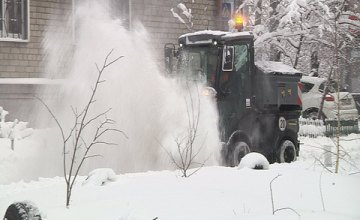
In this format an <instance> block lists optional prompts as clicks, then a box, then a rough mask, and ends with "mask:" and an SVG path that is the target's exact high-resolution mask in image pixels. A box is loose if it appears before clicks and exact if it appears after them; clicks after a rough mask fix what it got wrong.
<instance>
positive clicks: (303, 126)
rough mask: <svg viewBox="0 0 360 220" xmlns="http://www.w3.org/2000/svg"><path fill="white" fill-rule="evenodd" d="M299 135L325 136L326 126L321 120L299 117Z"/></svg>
mask: <svg viewBox="0 0 360 220" xmlns="http://www.w3.org/2000/svg"><path fill="white" fill-rule="evenodd" d="M299 125H300V128H299V133H298V134H299V136H305V137H318V136H325V131H326V127H325V125H324V122H323V121H322V120H313V119H309V118H303V117H300V118H299Z"/></svg>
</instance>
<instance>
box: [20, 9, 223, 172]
mask: <svg viewBox="0 0 360 220" xmlns="http://www.w3.org/2000/svg"><path fill="white" fill-rule="evenodd" d="M102 3H103V2H102ZM188 12H190V11H189V10H188ZM76 17H77V20H76V25H77V26H76V33H75V37H74V38H71V37H62V38H57V37H55V36H54V35H49V36H48V38H47V39H46V41H45V42H46V43H45V44H44V46H45V50H46V52H47V53H48V56H47V57H48V58H49V60H50V61H49V62H47V64H48V66H47V69H48V70H52V71H53V72H58V71H61V70H62V69H61V68H63V66H62V65H59V62H61V61H63V59H64V57H67V58H68V60H66V62H65V63H66V65H67V66H66V67H67V68H66V69H67V70H69V72H68V73H67V76H68V79H67V83H66V85H64V86H63V88H62V89H61V92H60V93H59V94H58V96H56V97H53V100H54V101H53V102H50V101H49V100H47V103H48V105H49V107H50V108H51V109H53V112H54V114H55V115H56V116H57V117H58V119H59V121H60V123H61V124H62V126H63V127H64V129H65V131H69V129H70V128H71V126H72V125H73V121H74V117H73V116H74V115H73V112H72V109H71V107H73V108H74V109H77V110H78V111H81V110H82V108H83V107H84V106H85V103H86V102H87V101H88V99H89V97H90V93H91V89H92V86H93V85H94V82H95V80H96V76H97V69H96V66H95V63H97V64H98V65H99V66H101V65H102V63H103V62H104V59H105V57H106V55H107V54H108V53H109V52H110V51H111V50H112V49H113V53H112V54H111V56H110V57H109V60H113V59H115V58H116V57H118V56H124V57H123V58H122V59H120V60H119V61H117V62H116V63H114V64H112V65H111V66H109V67H108V68H107V69H105V72H104V74H103V80H105V82H104V83H102V84H101V85H100V87H99V89H98V93H97V96H96V97H95V99H96V102H95V103H94V104H93V105H92V109H91V112H90V117H94V116H95V115H97V114H99V113H102V112H104V111H106V110H108V109H109V108H112V109H111V111H110V112H109V113H108V114H107V117H108V118H111V119H113V120H115V121H116V123H117V124H116V128H117V129H119V130H121V131H124V132H125V133H126V135H127V137H128V138H125V137H124V136H122V135H121V134H118V133H113V134H111V135H110V134H109V135H108V136H107V137H106V141H107V142H115V143H117V146H107V145H103V146H100V145H99V146H95V147H94V148H93V149H92V150H93V151H92V152H91V155H95V154H100V155H102V157H96V158H91V159H89V160H87V162H86V164H85V166H84V167H83V168H84V169H83V170H82V172H81V174H86V173H87V172H88V171H90V170H92V169H95V168H99V167H109V168H112V169H113V170H114V171H115V172H116V173H117V174H118V173H121V172H137V171H147V170H161V169H173V168H174V166H173V164H172V163H171V161H170V159H169V157H168V154H167V153H166V152H167V151H169V152H172V149H174V146H175V142H174V140H175V139H176V138H177V137H178V136H179V133H181V132H184V131H186V129H187V122H188V120H189V119H188V118H187V113H186V109H187V108H186V102H185V101H184V96H186V94H187V93H188V90H186V89H183V87H181V86H179V85H178V83H177V81H176V80H174V79H168V78H167V77H165V76H164V75H163V74H162V73H161V72H160V71H159V68H158V67H157V65H156V63H155V61H154V59H153V54H151V52H150V48H149V47H150V46H151V40H150V39H151V38H150V37H149V36H148V34H147V32H146V30H145V29H144V28H143V27H142V26H141V24H137V25H136V24H134V25H135V26H134V27H133V31H131V32H130V31H128V30H127V29H126V28H124V27H123V26H122V23H121V20H120V19H117V20H116V19H115V20H114V19H111V18H110V17H109V16H108V15H107V13H106V10H103V8H102V7H101V5H100V4H99V5H98V4H96V3H95V2H93V3H92V4H87V5H86V6H79V7H77V8H76ZM69 24H71V22H69ZM68 30H71V28H69V29H68ZM67 33H69V34H71V35H72V33H71V32H67ZM61 39H62V40H64V42H62V41H61ZM56 45H75V46H73V47H72V53H71V54H69V50H59V48H58V47H56ZM63 53H65V54H63ZM56 59H58V62H57V61H56ZM57 68H60V70H58V69H57ZM197 88H199V90H201V86H198V87H197ZM190 91H193V90H192V89H191V90H190ZM200 96H201V92H200ZM194 97H196V95H194ZM200 99H201V102H200V103H201V107H200V111H201V112H200V122H199V131H198V135H199V141H198V143H196V144H198V145H199V146H203V147H202V148H201V149H202V150H201V151H200V152H199V154H198V158H199V161H198V162H199V163H200V162H204V161H205V160H206V161H207V164H208V165H214V164H217V157H218V154H219V152H220V149H219V139H218V133H217V111H216V107H215V106H216V105H215V104H214V103H213V102H212V100H210V99H209V100H207V98H206V97H202V96H201V97H200ZM46 115H48V116H49V117H48V118H45V114H44V113H42V114H41V115H39V121H40V120H44V121H46V122H49V121H53V120H52V119H49V118H50V115H49V114H48V113H47V114H46ZM95 124H96V123H95ZM94 129H95V128H94ZM54 131H55V132H56V135H58V138H52V140H47V141H46V142H45V141H44V142H43V143H44V144H46V145H47V146H46V149H45V150H39V152H38V154H39V157H44V158H47V157H51V156H54V154H53V153H52V154H51V155H50V154H48V153H47V152H48V151H53V152H57V154H56V157H52V158H47V161H51V162H52V164H54V165H51V164H44V163H45V162H46V161H45V162H43V163H42V162H41V160H39V162H38V163H37V162H35V163H37V164H38V165H39V166H42V169H45V168H46V167H48V169H52V166H57V167H58V166H61V160H62V153H61V151H62V149H61V144H62V141H61V139H60V132H59V131H58V130H54ZM92 132H93V131H89V133H88V134H84V138H85V139H86V140H89V138H90V137H92V134H93V133H92ZM49 137H50V135H49ZM52 137H53V136H52ZM195 147H198V146H195ZM55 148H56V150H55ZM52 149H53V150H52ZM40 155H41V156H40ZM52 159H53V160H52ZM79 160H80V159H79ZM55 164H56V165H55ZM34 166H35V165H34ZM34 170H36V169H34ZM24 172H28V171H25V170H24ZM33 175H34V178H35V177H36V172H35V173H34V174H33ZM52 175H62V173H58V172H57V173H52Z"/></svg>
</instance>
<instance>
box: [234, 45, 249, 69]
mask: <svg viewBox="0 0 360 220" xmlns="http://www.w3.org/2000/svg"><path fill="white" fill-rule="evenodd" d="M247 62H248V54H247V46H246V45H236V46H235V71H236V72H237V71H239V69H240V68H246V64H247Z"/></svg>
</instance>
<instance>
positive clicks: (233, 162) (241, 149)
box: [229, 141, 250, 167]
mask: <svg viewBox="0 0 360 220" xmlns="http://www.w3.org/2000/svg"><path fill="white" fill-rule="evenodd" d="M248 153H250V148H249V145H248V144H247V143H246V142H245V141H237V142H235V143H234V145H233V150H232V153H231V155H229V156H230V158H229V159H230V160H229V162H230V163H229V165H230V166H231V167H234V166H238V165H239V163H240V161H241V159H242V158H243V157H244V156H245V155H246V154H248Z"/></svg>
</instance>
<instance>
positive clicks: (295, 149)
mask: <svg viewBox="0 0 360 220" xmlns="http://www.w3.org/2000/svg"><path fill="white" fill-rule="evenodd" d="M174 48H175V47H174V46H172V47H169V45H166V46H165V57H166V60H165V65H166V66H167V67H168V70H169V71H170V72H172V71H171V67H172V65H173V63H172V58H173V56H175V57H177V58H178V65H177V74H188V75H191V76H192V77H195V78H197V79H199V80H202V81H205V83H206V84H207V86H209V87H212V88H214V89H215V91H216V100H217V105H218V111H219V118H220V121H219V131H220V133H221V139H222V141H223V142H224V143H226V144H224V146H223V149H222V156H223V162H224V165H228V166H236V165H237V163H238V162H239V161H240V159H241V157H242V156H243V153H244V152H242V150H241V149H243V145H247V146H248V148H249V149H250V151H252V152H259V153H261V154H263V155H264V156H265V157H266V158H267V159H268V160H269V161H270V162H291V161H293V160H295V159H296V155H298V153H299V142H298V136H297V133H298V130H299V123H298V118H299V116H300V112H301V97H300V94H299V88H298V83H299V81H300V78H301V73H300V72H299V71H297V70H295V69H293V68H291V67H289V66H286V65H284V64H282V63H278V62H265V61H263V62H256V63H255V60H254V36H253V35H252V34H251V33H249V32H240V33H228V32H220V31H200V32H195V33H191V34H186V35H183V36H181V37H180V38H179V48H178V51H177V52H174ZM289 141H290V142H291V143H292V146H289V147H286V146H285V147H284V146H283V145H284V143H286V144H288V145H289V144H290V145H291V143H290V142H289ZM286 144H285V145H286ZM245 153H248V151H247V152H245Z"/></svg>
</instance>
